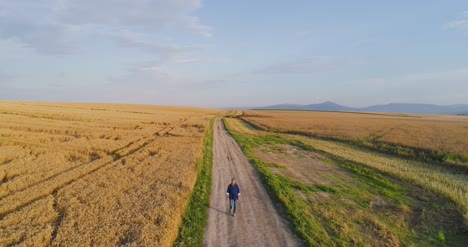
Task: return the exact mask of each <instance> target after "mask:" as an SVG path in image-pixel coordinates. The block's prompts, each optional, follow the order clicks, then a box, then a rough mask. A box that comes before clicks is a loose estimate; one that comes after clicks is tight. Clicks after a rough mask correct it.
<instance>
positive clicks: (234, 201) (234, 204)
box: [229, 199, 237, 214]
mask: <svg viewBox="0 0 468 247" xmlns="http://www.w3.org/2000/svg"><path fill="white" fill-rule="evenodd" d="M233 207H234V211H233V212H232V213H233V214H235V213H236V208H237V200H235V199H230V200H229V211H231V209H232V208H233Z"/></svg>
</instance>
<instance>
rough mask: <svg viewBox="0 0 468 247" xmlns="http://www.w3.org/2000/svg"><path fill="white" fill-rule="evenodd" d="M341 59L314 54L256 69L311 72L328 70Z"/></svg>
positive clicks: (278, 71) (300, 72) (264, 72)
mask: <svg viewBox="0 0 468 247" xmlns="http://www.w3.org/2000/svg"><path fill="white" fill-rule="evenodd" d="M339 63H340V61H338V60H337V59H336V58H333V57H330V56H314V57H309V58H306V59H300V60H296V61H289V62H284V63H278V64H272V65H269V66H266V67H264V68H261V69H259V70H257V71H256V73H258V74H310V73H315V72H320V71H327V70H331V69H334V68H336V67H337V66H338V64H339Z"/></svg>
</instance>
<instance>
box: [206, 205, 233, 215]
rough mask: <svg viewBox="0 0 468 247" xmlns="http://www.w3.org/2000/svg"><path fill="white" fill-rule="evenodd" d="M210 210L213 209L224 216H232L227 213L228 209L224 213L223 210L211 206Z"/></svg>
mask: <svg viewBox="0 0 468 247" xmlns="http://www.w3.org/2000/svg"><path fill="white" fill-rule="evenodd" d="M210 208H211V209H213V210H215V211H217V212H219V213H222V214H225V215H228V216H230V214H229V213H228V212H226V210H227V209H226V210H224V211H223V210H220V209H217V208H214V207H212V206H210Z"/></svg>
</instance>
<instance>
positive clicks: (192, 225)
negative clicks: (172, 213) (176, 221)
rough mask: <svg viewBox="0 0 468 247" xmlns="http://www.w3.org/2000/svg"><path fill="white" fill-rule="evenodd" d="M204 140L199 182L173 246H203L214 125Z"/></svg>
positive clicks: (211, 121)
mask: <svg viewBox="0 0 468 247" xmlns="http://www.w3.org/2000/svg"><path fill="white" fill-rule="evenodd" d="M214 120H215V118H214V117H213V118H211V120H210V124H209V128H208V130H207V132H206V134H205V137H204V140H203V158H202V159H200V160H199V161H197V181H196V183H195V187H194V189H193V193H192V195H191V196H190V198H189V199H188V201H189V202H188V205H187V208H186V210H185V213H184V216H183V218H182V223H181V224H180V227H179V233H178V235H177V239H176V241H175V242H174V244H173V246H202V245H203V236H204V232H205V228H206V226H207V224H208V207H209V204H210V194H211V175H212V166H213V124H214Z"/></svg>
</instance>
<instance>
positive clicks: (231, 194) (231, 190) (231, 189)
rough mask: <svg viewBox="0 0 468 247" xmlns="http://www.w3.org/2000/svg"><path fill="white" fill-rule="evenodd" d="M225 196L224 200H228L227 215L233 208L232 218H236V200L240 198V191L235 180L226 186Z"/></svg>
mask: <svg viewBox="0 0 468 247" xmlns="http://www.w3.org/2000/svg"><path fill="white" fill-rule="evenodd" d="M226 194H227V195H226V200H229V213H231V210H232V209H233V208H234V210H233V212H232V216H233V217H234V216H236V208H237V200H239V196H240V189H239V186H238V185H237V184H236V179H234V178H232V179H231V183H230V184H229V185H228V188H227V191H226Z"/></svg>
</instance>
